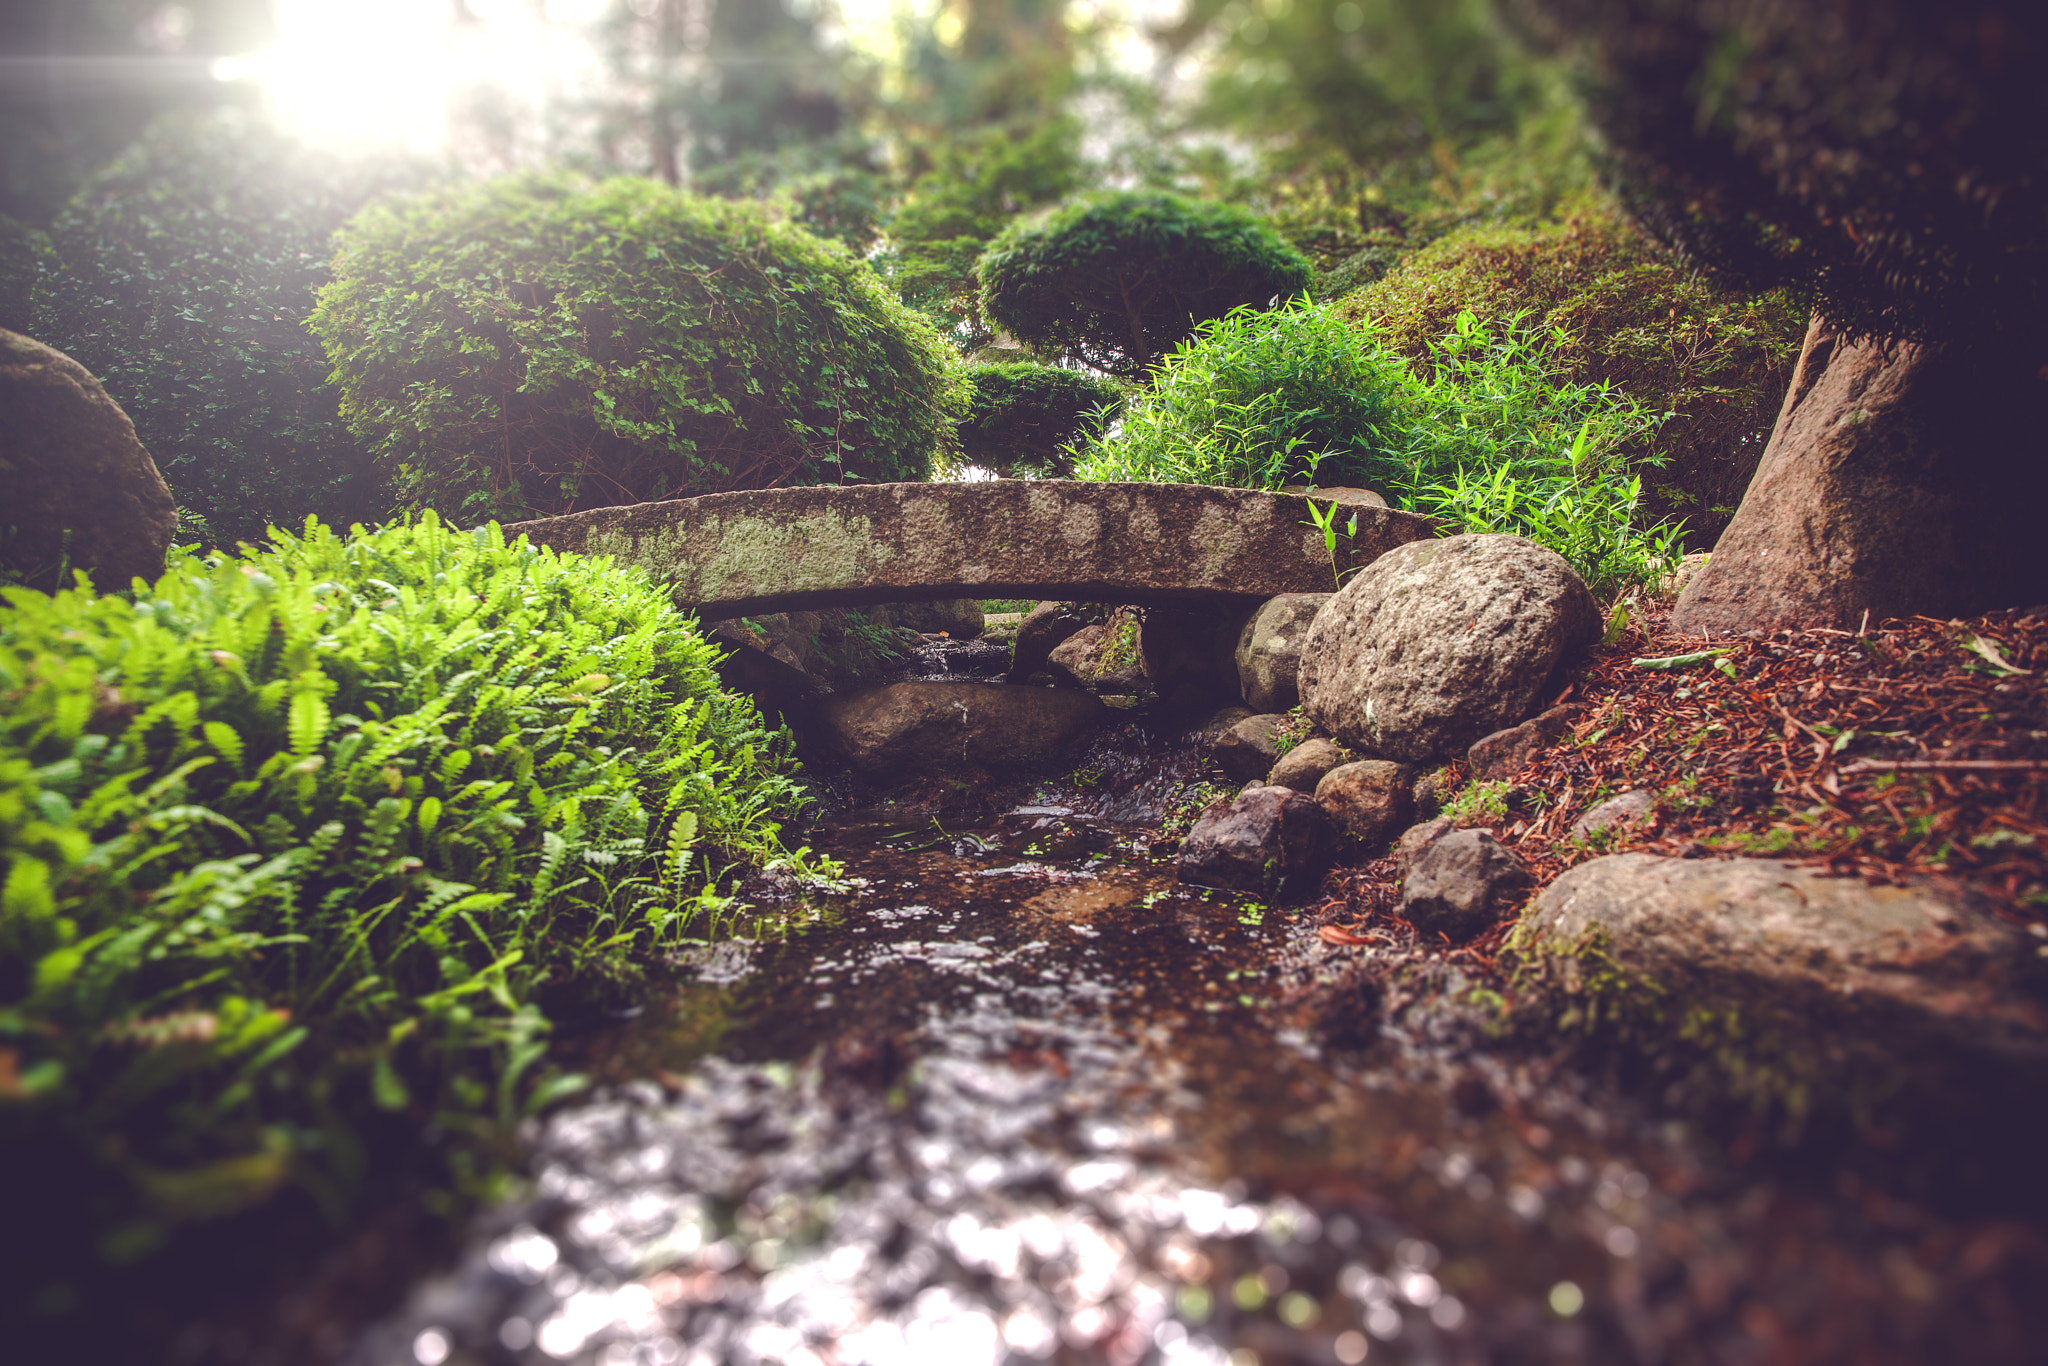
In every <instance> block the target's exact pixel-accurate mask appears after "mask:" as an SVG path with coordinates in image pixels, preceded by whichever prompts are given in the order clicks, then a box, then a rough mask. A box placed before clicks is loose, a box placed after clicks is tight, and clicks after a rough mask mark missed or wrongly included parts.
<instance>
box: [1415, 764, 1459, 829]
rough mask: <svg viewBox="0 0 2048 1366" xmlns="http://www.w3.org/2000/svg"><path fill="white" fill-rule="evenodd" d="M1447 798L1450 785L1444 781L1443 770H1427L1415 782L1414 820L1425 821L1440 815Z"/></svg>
mask: <svg viewBox="0 0 2048 1366" xmlns="http://www.w3.org/2000/svg"><path fill="white" fill-rule="evenodd" d="M1449 797H1450V785H1449V783H1448V782H1446V781H1445V774H1444V770H1442V769H1440V768H1433V769H1431V770H1429V772H1427V773H1425V774H1423V775H1422V776H1421V777H1419V778H1417V779H1416V780H1415V819H1417V820H1419V821H1426V820H1432V819H1434V818H1435V817H1437V816H1439V815H1441V814H1442V813H1443V809H1444V802H1445V801H1446V800H1447V799H1448V798H1449Z"/></svg>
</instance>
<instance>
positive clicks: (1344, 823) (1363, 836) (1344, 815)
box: [1316, 759, 1415, 845]
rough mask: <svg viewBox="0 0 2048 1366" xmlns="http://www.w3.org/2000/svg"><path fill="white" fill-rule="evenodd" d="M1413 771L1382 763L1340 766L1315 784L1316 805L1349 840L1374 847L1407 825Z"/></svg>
mask: <svg viewBox="0 0 2048 1366" xmlns="http://www.w3.org/2000/svg"><path fill="white" fill-rule="evenodd" d="M1414 781H1415V770H1413V769H1411V768H1409V767H1408V765H1406V764H1397V763H1394V762H1392V761H1390V760H1386V759H1363V760H1360V761H1359V762H1357V763H1351V764H1340V765H1338V766H1337V767H1335V768H1333V769H1331V770H1330V771H1329V772H1328V773H1326V774H1324V775H1323V779H1322V781H1321V782H1319V783H1317V784H1316V804H1317V805H1318V806H1320V807H1322V808H1323V812H1324V814H1326V815H1328V816H1329V818H1330V820H1331V822H1332V823H1334V824H1335V825H1336V826H1337V828H1338V829H1340V830H1342V831H1344V833H1346V834H1347V835H1349V836H1351V838H1353V839H1355V840H1358V841H1360V842H1361V843H1364V844H1367V845H1378V844H1380V843H1383V842H1384V841H1385V840H1387V839H1388V838H1389V837H1391V836H1392V835H1393V833H1394V832H1395V831H1396V830H1399V829H1401V828H1402V827H1403V826H1405V825H1407V824H1408V821H1409V818H1410V816H1411V815H1412V814H1413V809H1414V808H1413V802H1412V798H1411V796H1410V793H1411V791H1412V789H1413V786H1414Z"/></svg>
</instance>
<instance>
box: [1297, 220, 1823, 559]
mask: <svg viewBox="0 0 2048 1366" xmlns="http://www.w3.org/2000/svg"><path fill="white" fill-rule="evenodd" d="M1338 308H1339V310H1340V311H1341V312H1342V313H1343V314H1345V315H1346V316H1348V317H1350V318H1352V319H1354V320H1357V321H1361V322H1363V321H1367V320H1369V321H1370V322H1372V323H1373V324H1374V325H1375V326H1376V327H1378V328H1379V329H1380V330H1381V332H1382V334H1383V336H1384V337H1385V338H1386V340H1387V341H1388V342H1389V343H1391V344H1392V345H1393V346H1394V347H1396V348H1397V349H1399V350H1400V351H1402V352H1403V353H1404V354H1406V355H1408V356H1410V357H1411V358H1413V359H1414V360H1416V361H1418V362H1421V363H1422V364H1425V365H1426V364H1427V363H1428V358H1429V354H1430V344H1431V343H1432V342H1433V341H1435V340H1436V339H1438V338H1440V337H1442V336H1443V335H1444V334H1445V333H1446V332H1447V331H1449V330H1450V327H1451V324H1452V320H1453V319H1455V318H1456V316H1457V314H1458V313H1459V312H1460V311H1461V310H1463V309H1470V310H1472V312H1473V313H1475V314H1476V315H1478V316H1479V317H1480V318H1481V319H1482V320H1488V321H1492V320H1498V319H1501V318H1505V317H1508V316H1510V315H1514V314H1518V313H1521V314H1527V315H1528V316H1529V317H1530V318H1531V320H1533V321H1536V322H1540V323H1543V324H1545V325H1548V326H1552V327H1557V328H1561V329H1563V331H1564V332H1565V333H1566V334H1568V336H1569V338H1570V341H1569V343H1568V344H1567V346H1566V348H1565V354H1566V360H1567V366H1568V368H1567V371H1566V373H1565V376H1564V377H1565V378H1567V379H1570V380H1573V381H1576V382H1583V383H1599V382H1601V381H1603V380H1605V381H1609V382H1611V383H1612V384H1614V386H1615V387H1616V388H1618V389H1620V390H1622V391H1623V392H1624V393H1626V394H1628V395H1629V396H1630V397H1632V398H1634V399H1636V400H1637V401H1639V402H1640V403H1642V404H1643V405H1644V406H1645V407H1648V408H1650V409H1652V410H1653V411H1669V412H1671V413H1672V414H1673V416H1672V417H1671V419H1670V420H1669V421H1668V422H1666V423H1665V424H1664V425H1663V427H1662V428H1661V429H1660V430H1659V431H1658V433H1657V434H1656V437H1655V439H1654V442H1653V443H1652V445H1651V447H1649V448H1646V449H1643V450H1637V451H1631V452H1630V454H1632V455H1648V454H1651V453H1652V451H1653V450H1654V451H1659V452H1662V453H1663V454H1665V455H1667V456H1668V457H1670V463H1669V465H1668V466H1667V467H1666V468H1664V469H1663V470H1661V471H1656V470H1652V471H1650V472H1648V473H1646V475H1645V479H1644V483H1645V486H1646V494H1647V502H1648V504H1649V510H1650V511H1651V513H1652V515H1653V516H1658V515H1665V514H1673V515H1678V516H1683V517H1685V518H1686V519H1687V524H1688V540H1689V541H1690V542H1692V543H1693V544H1694V547H1695V548H1701V549H1703V548H1706V547H1707V546H1709V545H1711V544H1712V543H1713V540H1714V538H1715V537H1716V536H1718V535H1719V533H1720V531H1721V528H1722V527H1724V526H1725V525H1726V524H1727V519H1728V517H1729V516H1730V515H1731V514H1732V513H1733V511H1734V507H1735V505H1736V504H1737V503H1738V502H1740V501H1741V498H1742V494H1743V492H1744V491H1745V490H1746V489H1747V488H1748V486H1749V480H1750V476H1751V475H1752V474H1754V473H1755V470H1756V463H1757V459H1758V458H1759V457H1760V456H1761V455H1762V454H1763V448H1764V444H1765V442H1766V441H1767V440H1768V438H1769V436H1770V431H1771V426H1772V424H1773V423H1774V422H1775V421H1776V418H1777V412H1778V408H1779V405H1780V404H1781V402H1782V401H1783V399H1784V395H1785V387H1786V385H1787V383H1789V381H1790V378H1791V373H1792V366H1793V364H1794V363H1795V362H1796V361H1797V359H1798V356H1799V346H1800V341H1801V338H1802V336H1803V335H1804V330H1805V325H1806V310H1805V308H1804V306H1803V305H1802V304H1801V303H1800V301H1799V300H1797V299H1796V298H1794V297H1793V296H1792V295H1791V294H1789V293H1787V292H1786V291H1783V290H1778V291H1772V292H1768V293H1764V294H1748V293H1740V292H1737V291H1734V290H1728V289H1723V288H1720V287H1719V286H1717V285H1715V284H1714V283H1713V282H1711V281H1709V280H1708V279H1706V278H1705V277H1703V276H1701V275H1699V274H1697V273H1695V272H1693V271H1691V270H1689V269H1688V268H1687V267H1686V266H1685V265H1684V264H1683V263H1682V262H1680V261H1679V260H1678V259H1677V258H1675V257H1673V256H1672V255H1670V254H1669V253H1668V252H1665V251H1664V250H1662V249H1661V248H1660V247H1658V246H1657V245H1656V244H1655V243H1654V242H1652V241H1651V240H1650V239H1649V238H1648V237H1646V236H1645V235H1644V234H1643V233H1642V232H1641V231H1640V230H1638V229H1637V228H1635V227H1634V226H1633V225H1632V224H1631V223H1630V222H1629V221H1628V219H1627V218H1626V217H1625V216H1624V215H1623V214H1622V213H1621V211H1620V210H1619V209H1618V208H1616V207H1615V206H1614V205H1612V204H1611V203H1607V202H1605V201H1586V202H1583V203H1581V204H1579V205H1578V206H1577V208H1576V211H1575V212H1573V213H1571V214H1570V215H1568V216H1567V217H1565V218H1563V219H1561V220H1560V221H1555V222H1550V223H1544V224H1539V225H1535V226H1527V225H1524V226H1515V227H1501V226H1487V227H1474V228H1467V229H1464V230H1462V231H1459V232H1454V233H1452V234H1450V235H1449V236H1447V237H1444V238H1442V239H1440V240H1438V241H1436V242H1434V243H1432V244H1431V245H1430V246H1428V247H1426V248H1424V249H1423V250H1421V251H1419V252H1416V253H1415V254H1414V255H1412V256H1410V257H1408V258H1407V259H1406V260H1405V261H1403V262H1402V263H1401V265H1400V266H1399V267H1398V268H1396V269H1395V270H1393V271H1392V272H1390V273H1389V274H1387V275H1386V276H1385V277H1384V278H1383V279H1380V280H1379V281H1377V282H1375V283H1373V284H1371V285H1368V286H1366V287H1365V288H1363V289H1360V290H1357V291H1355V292H1354V293H1352V294H1349V295H1347V296H1345V298H1344V299H1343V300H1342V301H1341V302H1340V303H1339V305H1338Z"/></svg>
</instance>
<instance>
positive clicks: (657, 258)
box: [312, 175, 965, 519]
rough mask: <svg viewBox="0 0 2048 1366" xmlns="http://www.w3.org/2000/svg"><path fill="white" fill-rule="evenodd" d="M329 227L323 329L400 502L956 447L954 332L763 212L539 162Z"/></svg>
mask: <svg viewBox="0 0 2048 1366" xmlns="http://www.w3.org/2000/svg"><path fill="white" fill-rule="evenodd" d="M337 242H338V247H337V251H336V257H335V280H334V283H333V284H331V285H329V286H328V287H327V288H326V289H324V290H322V291H321V295H320V304H319V307H318V308H317V309H316V310H315V312H314V315H313V323H312V325H313V328H314V330H315V331H316V332H318V333H319V335H320V337H321V339H322V340H323V341H325V342H326V344H327V349H328V354H329V356H330V357H332V359H333V361H334V366H335V376H336V378H337V380H338V381H339V383H340V385H341V389H342V396H343V398H342V410H343V412H344V414H345V415H346V416H347V418H348V420H349V423H350V425H351V426H352V427H353V428H354V429H355V430H356V431H357V432H358V433H359V434H360V435H361V436H362V437H363V438H364V439H365V440H367V441H368V442H369V443H370V445H371V448H372V449H373V450H374V451H375V452H376V454H377V457H378V459H379V461H380V463H381V464H382V466H383V467H384V468H385V469H386V470H388V471H389V472H390V474H391V476H392V477H393V479H394V480H395V481H396V484H397V487H398V490H399V493H400V495H401V496H402V498H403V499H404V500H405V501H406V502H407V504H409V505H411V506H433V507H438V508H440V509H442V510H443V511H444V512H447V513H449V514H451V515H457V516H461V517H463V518H465V519H467V518H483V517H487V516H499V515H502V516H505V517H508V518H511V517H528V516H545V515H552V514H556V513H563V512H570V511H573V510H575V509H577V508H585V507H603V506H607V505H610V504H616V503H636V502H642V501H648V500H652V499H660V498H674V497H683V496H688V495H691V494H699V493H716V492H722V491H725V490H729V489H745V488H773V487H777V486H780V485H785V484H796V483H817V482H833V481H848V480H856V479H859V480H894V479H918V478H921V477H923V475H924V473H925V471H926V468H927V466H928V464H929V462H930V460H931V459H932V457H933V456H934V455H935V454H936V455H943V454H946V453H948V452H949V451H950V449H951V445H952V440H953V430H952V422H953V419H954V418H955V417H956V416H958V410H959V408H960V406H961V405H962V404H963V403H964V401H965V395H964V386H963V385H962V384H961V383H960V382H959V380H958V378H957V376H956V375H955V374H954V373H953V369H952V361H951V359H950V355H949V352H948V351H947V349H946V347H945V345H944V343H943V342H941V341H940V340H939V338H938V337H937V335H936V334H935V333H934V332H933V331H932V330H931V328H930V327H929V326H927V325H926V324H925V323H923V322H922V321H921V320H919V319H918V318H916V317H915V316H913V315H912V314H911V313H910V312H909V311H908V310H906V309H905V308H903V306H902V305H900V304H898V303H897V302H896V301H895V300H893V299H891V298H890V297H889V296H888V293H887V292H886V291H885V290H884V289H883V287H882V285H881V282H880V281H879V280H878V279H877V278H876V277H875V275H874V273H873V272H872V271H870V270H869V269H868V267H867V266H866V265H865V264H864V263H863V262H861V261H859V260H858V259H856V258H854V257H853V256H851V255H849V254H848V253H847V252H846V251H845V250H844V249H843V248H840V247H838V246H836V245H833V244H828V243H826V242H823V241H820V240H819V239H818V238H815V237H812V236H811V235H810V234H809V233H806V232H804V231H802V230H801V229H799V228H796V227H793V226H791V225H789V224H786V223H779V222H776V221H774V220H773V219H772V217H771V216H770V215H769V214H768V213H767V212H766V211H765V210H764V209H762V208H761V207H760V206H757V205H750V204H735V203H727V202H724V201H720V200H711V199H701V198H696V197H693V196H691V195H687V194H683V193H681V192H678V191H676V190H672V189H669V188H667V187H665V186H663V185H660V184H657V183H655V182H653V181H649V180H635V179H618V180H609V181H604V182H601V183H597V184H587V183H582V182H578V181H573V180H569V179H566V178H559V177H547V176H538V175H528V176H519V177H512V178H508V179H504V180H497V181H491V182H487V183H483V184H476V185H468V186H461V187H456V188H450V189H443V190H438V191H435V192H432V193H428V194H424V195H421V196H418V197H416V198H413V199H411V200H407V201H403V202H397V203H393V204H389V205H383V206H376V207H372V208H371V209H369V210H367V211H366V212H364V213H363V214H362V215H360V216H359V217H357V218H356V219H355V220H353V221H352V222H351V223H349V224H348V225H347V226H346V227H345V228H344V229H343V230H342V232H341V233H340V235H339V237H338V239H337Z"/></svg>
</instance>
